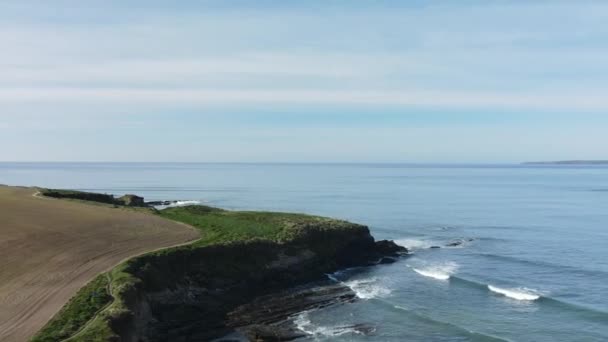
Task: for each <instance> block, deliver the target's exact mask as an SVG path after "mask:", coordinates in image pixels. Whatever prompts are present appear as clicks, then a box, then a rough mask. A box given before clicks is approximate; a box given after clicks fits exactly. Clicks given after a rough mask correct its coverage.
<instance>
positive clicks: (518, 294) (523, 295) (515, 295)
mask: <svg viewBox="0 0 608 342" xmlns="http://www.w3.org/2000/svg"><path fill="white" fill-rule="evenodd" d="M488 290H490V291H492V292H494V293H498V294H501V295H503V296H505V297H508V298H511V299H516V300H526V301H533V300H537V299H539V298H540V295H539V294H537V293H536V291H535V290H531V289H527V288H525V287H520V288H514V289H505V288H501V287H497V286H493V285H488Z"/></svg>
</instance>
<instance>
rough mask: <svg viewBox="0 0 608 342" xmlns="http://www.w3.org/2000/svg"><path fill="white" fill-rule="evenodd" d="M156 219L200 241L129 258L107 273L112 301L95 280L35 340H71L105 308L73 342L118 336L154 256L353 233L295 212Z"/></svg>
mask: <svg viewBox="0 0 608 342" xmlns="http://www.w3.org/2000/svg"><path fill="white" fill-rule="evenodd" d="M155 212H156V213H157V214H158V215H160V216H162V217H164V218H167V219H170V220H174V221H178V222H183V223H186V224H189V225H191V226H193V227H196V228H197V229H199V230H200V231H201V236H202V237H201V239H199V240H197V241H196V242H194V243H192V244H190V245H186V246H181V247H173V248H168V249H164V250H160V251H156V252H151V253H147V254H145V255H143V256H141V257H136V258H133V259H130V260H128V261H126V262H124V263H122V264H120V265H119V266H117V267H115V268H114V269H113V270H111V271H110V272H109V275H110V278H111V279H112V283H111V288H112V294H113V295H114V301H113V302H111V304H109V305H108V303H109V302H110V300H111V296H109V294H107V292H106V295H107V296H100V297H96V295H97V294H98V293H101V292H100V291H102V289H103V290H105V287H106V285H107V283H104V279H106V280H107V277H106V276H105V275H103V276H99V277H97V278H96V279H95V280H94V281H92V282H91V283H90V284H88V285H87V286H85V287H84V288H83V289H81V290H80V291H79V292H78V293H77V294H76V296H75V297H74V299H72V300H71V301H70V302H69V303H68V304H67V305H66V306H65V307H64V308H63V309H62V310H61V312H60V313H59V314H58V315H56V317H55V318H53V319H52V320H51V322H49V323H48V324H47V325H46V326H45V327H44V328H43V330H41V331H40V332H39V333H38V334H37V335H36V337H35V338H34V339H33V341H36V342H43V341H44V342H46V341H61V340H63V339H65V338H66V337H69V336H72V335H73V334H74V333H75V332H76V331H78V329H80V328H81V327H82V326H84V325H85V324H87V322H88V321H90V320H91V318H93V317H94V316H95V315H96V314H97V313H98V311H99V310H100V309H101V308H103V307H104V306H106V305H107V307H106V308H104V309H103V310H102V312H101V313H100V314H98V315H97V316H95V318H94V319H93V320H92V321H91V322H88V326H87V327H86V329H85V330H84V331H82V332H79V333H78V334H77V335H76V336H74V337H73V338H70V339H69V341H70V342H74V341H76V342H78V341H82V342H84V341H87V342H88V341H107V340H108V339H109V338H111V337H115V336H114V333H113V332H112V330H111V329H110V327H109V324H108V321H109V319H110V318H116V317H121V316H123V315H128V314H129V310H128V308H127V305H126V304H125V298H129V296H130V295H132V294H133V293H134V292H136V291H137V290H136V288H137V286H138V284H140V283H141V279H139V278H138V277H136V276H135V275H134V273H135V272H136V271H135V270H137V269H138V268H139V267H142V265H145V262H140V261H143V260H146V259H145V258H149V257H153V256H169V255H171V254H173V253H175V252H176V251H180V250H182V251H183V250H191V251H193V250H196V249H198V248H203V247H205V246H210V245H214V244H225V243H231V242H237V241H238V242H242V241H250V240H260V239H262V240H268V241H273V242H278V243H285V242H289V241H292V240H294V239H296V238H298V237H299V236H301V235H302V234H303V233H304V232H305V231H307V230H309V229H310V228H311V226H313V227H314V229H317V230H342V229H352V227H353V225H352V224H351V223H348V222H346V221H340V220H335V219H329V218H324V217H318V216H310V215H304V214H292V213H274V212H252V211H227V210H222V209H218V208H212V207H207V206H200V205H199V206H187V207H175V208H168V209H164V210H161V211H155Z"/></svg>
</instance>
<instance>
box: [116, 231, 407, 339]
mask: <svg viewBox="0 0 608 342" xmlns="http://www.w3.org/2000/svg"><path fill="white" fill-rule="evenodd" d="M292 229H294V230H296V231H298V234H297V238H295V239H293V240H290V241H288V242H282V243H281V242H273V241H268V240H250V241H245V242H234V243H228V244H218V245H211V246H206V247H197V248H182V249H177V250H172V251H171V252H168V253H157V254H151V255H148V256H143V257H140V258H137V259H135V260H133V262H132V263H130V264H129V266H128V268H127V269H126V271H127V272H128V273H130V274H132V275H133V276H135V277H136V278H138V279H139V280H141V281H139V282H138V285H137V286H136V287H135V288H134V290H133V291H129V292H128V293H125V294H123V296H124V297H125V298H123V301H124V303H125V305H126V307H127V308H128V313H127V314H122V315H120V316H119V317H113V318H112V320H111V322H110V326H111V327H112V330H114V331H115V333H116V334H117V335H118V336H120V338H119V339H118V340H120V341H150V342H152V341H178V342H179V341H200V340H208V339H211V338H214V337H219V336H222V335H223V334H224V333H226V332H228V331H230V330H231V327H230V326H229V323H228V318H227V317H228V313H229V312H231V311H232V310H234V309H235V308H237V307H238V306H240V305H243V304H245V303H247V302H249V301H251V300H252V299H253V298H255V297H258V296H261V295H265V294H269V293H272V292H276V291H279V290H282V289H285V288H288V287H291V286H294V285H297V284H302V283H305V282H308V281H312V280H316V279H319V278H321V277H324V274H325V273H329V272H333V271H335V270H337V269H340V268H344V267H350V266H357V265H366V264H369V263H373V262H377V261H378V260H381V259H382V258H383V257H386V256H393V257H394V256H397V255H398V254H399V253H403V252H406V250H405V249H404V248H403V247H399V246H397V245H395V244H394V243H392V242H386V241H381V242H375V241H374V238H373V237H372V236H371V235H370V233H369V230H368V228H367V227H365V226H361V225H356V224H349V225H346V226H344V227H341V228H340V229H327V227H324V226H323V225H315V224H314V223H312V224H302V225H301V226H296V227H292ZM384 260H385V261H386V260H389V261H390V259H384Z"/></svg>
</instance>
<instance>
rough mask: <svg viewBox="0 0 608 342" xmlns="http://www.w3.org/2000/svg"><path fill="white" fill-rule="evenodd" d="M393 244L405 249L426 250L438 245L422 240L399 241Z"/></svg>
mask: <svg viewBox="0 0 608 342" xmlns="http://www.w3.org/2000/svg"><path fill="white" fill-rule="evenodd" d="M395 243H396V244H398V245H399V246H403V247H405V248H407V249H427V248H430V247H431V246H437V245H438V244H436V243H434V242H433V241H430V240H424V239H399V240H395Z"/></svg>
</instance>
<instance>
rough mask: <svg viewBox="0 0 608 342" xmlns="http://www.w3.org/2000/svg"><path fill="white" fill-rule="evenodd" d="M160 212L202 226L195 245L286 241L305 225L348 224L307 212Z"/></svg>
mask: <svg viewBox="0 0 608 342" xmlns="http://www.w3.org/2000/svg"><path fill="white" fill-rule="evenodd" d="M158 214H159V215H160V216H163V217H165V218H168V219H171V220H174V221H179V222H183V223H187V224H189V225H191V226H194V227H196V228H198V229H200V230H201V233H202V238H201V239H200V240H199V241H197V242H196V243H194V244H193V246H194V247H197V246H203V245H209V244H214V243H227V242H233V241H248V240H252V239H266V240H271V241H275V242H285V241H289V240H291V239H293V238H295V237H296V236H297V235H298V234H299V233H300V230H301V229H300V228H301V226H302V225H305V224H309V223H323V224H324V225H332V226H335V227H337V226H339V225H340V224H345V223H346V222H345V221H338V220H334V219H329V218H324V217H319V216H311V215H304V214H292V213H275V212H255V211H227V210H221V209H217V208H212V207H206V206H188V207H175V208H168V209H165V210H161V211H159V212H158Z"/></svg>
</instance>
